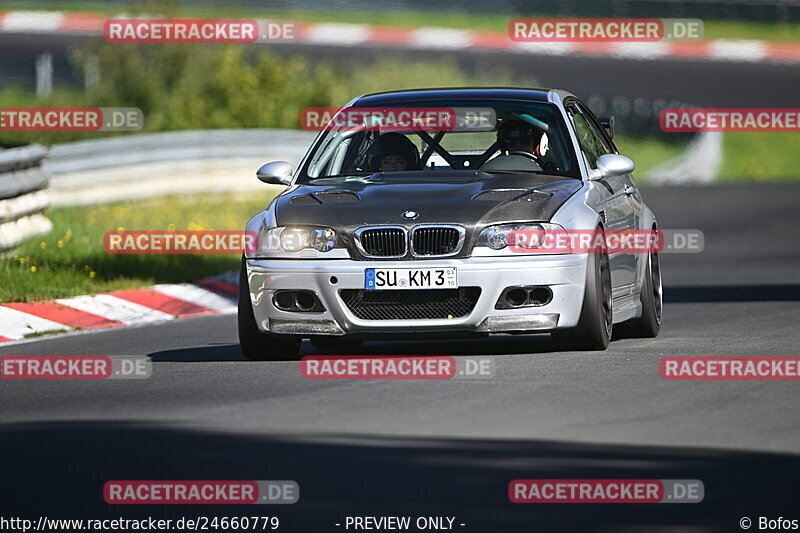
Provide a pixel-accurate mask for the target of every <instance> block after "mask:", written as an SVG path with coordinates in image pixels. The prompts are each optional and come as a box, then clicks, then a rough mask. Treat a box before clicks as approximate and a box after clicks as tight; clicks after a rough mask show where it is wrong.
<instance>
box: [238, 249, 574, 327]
mask: <svg viewBox="0 0 800 533" xmlns="http://www.w3.org/2000/svg"><path fill="white" fill-rule="evenodd" d="M586 264H587V255H586V254H565V255H547V254H543V255H530V256H513V257H472V258H467V259H440V260H429V261H352V260H349V259H327V260H287V259H264V260H262V259H248V260H247V262H246V266H247V279H248V286H249V292H250V299H251V302H252V304H253V313H254V315H255V319H256V324H257V325H258V328H259V329H260V330H261V331H262V332H271V333H276V334H286V335H300V336H305V337H308V336H311V335H350V334H355V335H358V334H366V335H369V334H381V335H388V336H392V335H394V334H396V335H398V336H406V335H407V334H408V333H410V332H437V331H441V332H465V333H476V334H481V333H503V332H520V331H549V330H553V329H562V328H569V327H573V326H575V325H577V323H578V319H579V317H580V313H581V307H582V302H583V291H584V285H585V280H586ZM423 267H425V268H428V267H434V268H435V267H456V269H457V271H458V286H459V287H480V288H481V294H480V297H479V298H478V300H477V303H476V304H475V307H474V308H473V309H472V311H471V312H470V313H469V314H467V315H466V316H463V317H458V318H448V319H425V320H363V319H359V318H358V317H356V316H355V315H354V314H353V313H352V312H351V311H350V310H349V309H348V307H347V306H346V305H345V303H344V302H343V301H342V298H341V297H340V295H339V291H340V290H342V289H363V288H364V269H366V268H423ZM332 278H335V280H336V283H333V282H332ZM515 285H546V286H548V287H550V289H551V290H552V292H553V298H552V301H551V302H550V303H548V304H546V305H543V306H540V307H525V308H515V309H495V304H496V303H497V300H498V298H499V297H500V294H501V293H502V291H503V289H505V288H506V287H509V286H515ZM281 289H294V290H298V289H300V290H311V291H313V292H314V293H316V295H317V297H318V298H319V299H320V301H321V302H322V305H323V306H324V308H325V310H324V311H322V312H314V313H308V312H306V313H303V312H290V311H282V310H280V309H278V308H277V307H275V305H274V304H273V301H272V300H273V298H272V296H273V293H274V292H275V291H276V290H281Z"/></svg>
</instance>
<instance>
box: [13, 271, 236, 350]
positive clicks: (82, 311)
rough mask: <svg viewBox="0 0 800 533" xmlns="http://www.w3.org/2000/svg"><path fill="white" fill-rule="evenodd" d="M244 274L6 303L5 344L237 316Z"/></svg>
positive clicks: (229, 274)
mask: <svg viewBox="0 0 800 533" xmlns="http://www.w3.org/2000/svg"><path fill="white" fill-rule="evenodd" d="M238 286H239V276H238V273H227V274H223V275H221V276H217V277H214V278H207V279H204V280H201V281H198V282H197V283H176V284H164V285H155V286H153V287H147V288H142V289H127V290H122V291H115V292H110V293H104V294H96V295H94V296H75V297H73V298H60V299H57V300H53V301H47V302H32V303H7V304H2V305H0V343H4V342H9V341H16V340H21V339H25V338H26V337H27V336H29V335H35V334H37V333H54V332H62V333H65V332H69V331H75V330H90V329H102V328H113V327H119V326H130V325H133V324H145V323H152V322H165V321H168V320H175V319H178V318H187V317H194V316H202V315H215V314H230V313H235V312H236V295H237V290H238Z"/></svg>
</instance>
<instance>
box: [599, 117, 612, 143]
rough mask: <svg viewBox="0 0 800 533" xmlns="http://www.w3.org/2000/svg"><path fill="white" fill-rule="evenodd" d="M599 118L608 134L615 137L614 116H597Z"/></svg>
mask: <svg viewBox="0 0 800 533" xmlns="http://www.w3.org/2000/svg"><path fill="white" fill-rule="evenodd" d="M597 120H598V121H600V125H601V126H603V129H604V130H606V133H608V136H609V137H611V138H612V139H613V138H614V126H615V121H614V117H597Z"/></svg>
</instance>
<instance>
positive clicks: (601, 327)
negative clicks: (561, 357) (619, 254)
mask: <svg viewBox="0 0 800 533" xmlns="http://www.w3.org/2000/svg"><path fill="white" fill-rule="evenodd" d="M613 320H614V318H613V309H612V301H611V269H610V266H609V261H608V254H607V253H606V252H598V253H590V254H589V261H588V265H587V268H586V288H585V290H584V293H583V308H582V309H581V317H580V319H579V320H578V325H577V326H576V327H574V328H570V329H564V330H555V331H553V332H552V333H551V335H552V337H553V340H555V341H556V342H557V343H558V344H559V346H561V347H563V348H566V349H573V350H605V349H606V348H608V343H609V342H610V341H611V335H612V331H613V327H614V326H613Z"/></svg>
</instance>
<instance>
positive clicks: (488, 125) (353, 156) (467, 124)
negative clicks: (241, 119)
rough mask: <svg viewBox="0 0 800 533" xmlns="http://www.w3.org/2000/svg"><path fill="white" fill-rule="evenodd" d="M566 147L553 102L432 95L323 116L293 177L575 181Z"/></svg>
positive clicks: (574, 169)
mask: <svg viewBox="0 0 800 533" xmlns="http://www.w3.org/2000/svg"><path fill="white" fill-rule="evenodd" d="M570 146H571V143H570V142H569V137H568V134H567V130H566V125H565V123H564V120H563V118H562V116H561V114H560V112H559V109H558V107H556V105H554V104H551V103H546V102H528V101H519V100H502V101H501V100H480V101H476V100H453V101H442V100H437V101H424V102H423V101H415V102H403V103H401V104H397V105H387V106H382V107H380V108H375V107H363V106H353V107H349V108H345V109H342V110H340V111H339V113H337V114H336V115H334V117H332V119H331V120H330V121H329V122H327V127H326V129H325V131H324V133H323V134H322V135H320V137H319V138H318V140H317V142H316V143H315V146H314V148H313V151H312V153H311V155H310V157H309V158H308V159H307V160H306V163H305V165H304V166H303V168H302V169H301V172H300V175H299V182H300V183H308V182H310V181H313V180H315V179H318V178H330V177H351V176H353V177H356V176H369V175H372V174H375V173H400V172H402V173H404V174H403V175H413V174H414V173H423V172H424V173H427V174H430V173H438V172H442V173H445V172H447V171H453V170H460V171H464V170H469V171H483V172H486V173H489V174H508V173H514V174H520V173H531V174H546V175H553V176H566V177H572V178H578V179H580V171H579V170H578V164H577V160H576V158H575V155H574V152H573V150H572V149H571V148H570ZM398 176H399V174H398Z"/></svg>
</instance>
